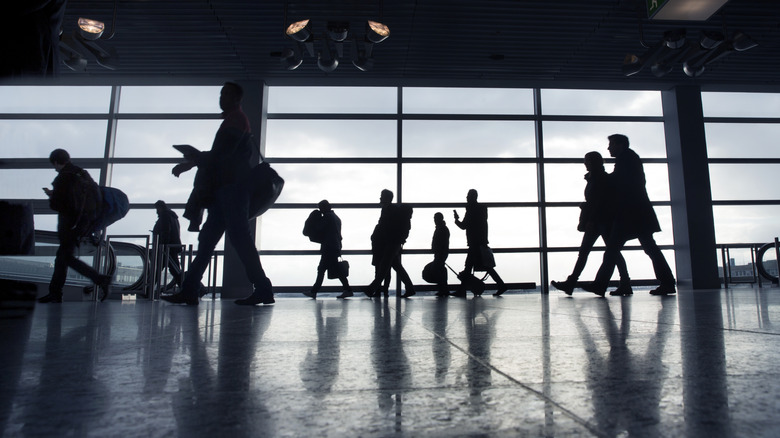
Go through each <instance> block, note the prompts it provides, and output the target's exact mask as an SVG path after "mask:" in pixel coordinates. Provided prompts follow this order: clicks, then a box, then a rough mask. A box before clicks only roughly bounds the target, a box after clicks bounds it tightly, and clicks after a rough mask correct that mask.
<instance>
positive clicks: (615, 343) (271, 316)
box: [0, 286, 780, 438]
mask: <svg viewBox="0 0 780 438" xmlns="http://www.w3.org/2000/svg"><path fill="white" fill-rule="evenodd" d="M361 295H362V294H361ZM0 315H2V318H1V319H0V327H1V329H0V357H2V360H1V362H0V384H1V385H0V433H2V436H4V437H17V436H20V437H27V436H30V437H70V436H76V437H81V436H90V437H109V436H117V437H136V436H139V437H141V436H142V437H147V436H148V437H167V436H181V437H229V438H238V437H313V436H317V437H375V436H380V437H385V436H409V437H428V436H433V437H449V436H485V437H492V436H498V437H516V436H528V437H536V436H540V437H561V436H577V437H579V436H599V437H634V436H646V437H681V436H691V437H720V436H733V437H761V436H764V437H778V436H780V289H778V288H765V289H754V288H750V287H744V286H743V287H740V288H733V289H728V290H714V291H696V292H692V291H685V290H681V291H680V293H679V295H678V296H670V297H653V296H650V295H649V294H648V293H647V291H646V290H638V291H637V293H636V294H635V295H634V296H633V297H625V298H614V297H611V298H598V297H596V296H594V295H590V294H586V293H582V294H578V293H575V294H574V296H572V297H567V296H566V295H563V294H559V293H551V294H550V295H539V294H507V295H506V296H504V297H501V298H494V297H492V296H486V297H483V298H477V299H472V298H469V299H465V300H464V299H458V298H449V299H436V298H434V297H431V296H423V297H414V298H412V299H406V300H403V299H396V298H390V299H389V300H384V299H383V300H376V299H375V300H370V299H367V298H362V297H355V298H351V299H348V300H346V301H337V300H336V299H335V298H332V297H325V298H321V299H317V300H316V301H315V300H311V299H307V298H303V297H292V296H290V297H279V298H278V299H277V303H276V304H275V305H274V306H266V307H261V306H258V307H255V308H251V307H250V308H247V307H242V306H236V305H235V304H233V303H232V302H228V301H225V302H220V301H219V300H217V301H211V300H206V301H203V302H202V303H201V305H200V306H198V307H183V306H175V305H169V304H167V303H162V302H149V301H121V302H120V301H108V302H104V303H91V302H66V303H64V304H48V305H43V304H38V305H36V306H35V307H34V309H32V310H19V309H10V310H9V309H7V308H4V309H2V312H1V313H0Z"/></svg>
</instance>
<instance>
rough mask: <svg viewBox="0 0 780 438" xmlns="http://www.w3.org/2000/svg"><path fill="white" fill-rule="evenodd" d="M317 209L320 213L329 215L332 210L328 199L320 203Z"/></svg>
mask: <svg viewBox="0 0 780 438" xmlns="http://www.w3.org/2000/svg"><path fill="white" fill-rule="evenodd" d="M317 207H319V209H320V211H321V212H323V213H327V212H329V211H330V210H331V207H330V202H328V200H327V199H323V200H322V201H320V202H319V204H317Z"/></svg>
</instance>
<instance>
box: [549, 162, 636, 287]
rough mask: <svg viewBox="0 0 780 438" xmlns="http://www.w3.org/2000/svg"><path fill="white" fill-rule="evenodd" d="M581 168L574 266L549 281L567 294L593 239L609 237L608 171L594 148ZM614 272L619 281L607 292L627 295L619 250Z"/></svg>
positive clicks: (611, 210) (610, 216)
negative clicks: (581, 191)
mask: <svg viewBox="0 0 780 438" xmlns="http://www.w3.org/2000/svg"><path fill="white" fill-rule="evenodd" d="M585 168H586V169H587V170H588V173H586V174H585V180H586V181H587V184H586V185H585V202H583V203H582V204H580V209H581V212H580V223H579V224H578V225H577V230H578V231H582V232H584V234H583V235H582V243H581V244H580V251H579V254H578V255H577V262H576V263H575V264H574V269H573V270H572V271H571V275H569V277H568V278H567V279H566V281H553V282H552V285H553V286H554V287H555V288H556V289H558V290H562V291H564V292H566V294H568V295H571V293H572V291H573V290H574V288H575V287H577V280H578V279H579V278H580V274H582V270H583V269H584V268H585V263H586V262H587V261H588V254H590V251H591V250H592V249H593V244H594V243H596V239H598V238H599V236H601V238H602V239H603V240H604V241H605V242H606V239H607V238H608V237H609V227H610V226H611V225H612V220H613V214H612V213H613V209H612V205H611V201H612V190H613V187H612V185H611V184H610V181H608V179H609V175H608V174H607V172H606V171H605V170H604V159H603V158H602V157H601V154H600V153H598V152H588V153H587V154H585ZM615 262H616V264H617V268H618V272H619V273H620V285H619V286H618V288H617V289H616V290H613V291H612V292H610V295H631V294H632V293H633V292H632V290H631V279H630V278H629V276H628V269H627V268H626V261H625V260H624V259H623V256H622V255H620V253H618V254H617V258H616V259H615Z"/></svg>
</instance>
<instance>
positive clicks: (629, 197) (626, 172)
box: [582, 134, 676, 296]
mask: <svg viewBox="0 0 780 438" xmlns="http://www.w3.org/2000/svg"><path fill="white" fill-rule="evenodd" d="M608 138H609V146H608V150H609V154H610V155H611V156H613V157H615V170H613V171H612V174H611V177H612V183H613V184H614V187H615V200H614V202H615V219H614V221H613V223H612V228H611V230H610V233H609V238H608V239H607V241H606V244H607V249H606V251H605V252H604V259H603V260H602V262H601V267H600V268H599V271H598V273H597V274H596V279H595V280H594V281H593V283H589V284H583V285H582V286H583V289H585V290H587V291H589V292H593V293H595V294H597V295H601V296H603V295H604V292H605V291H606V289H607V283H608V282H609V279H610V277H612V272H613V271H614V270H615V264H616V263H617V257H618V255H619V254H620V250H621V249H623V245H625V243H626V242H627V241H628V240H630V239H637V238H638V239H639V243H640V244H641V245H642V249H643V250H644V251H645V253H646V254H647V255H648V256H649V257H650V260H651V261H652V262H653V270H654V271H655V276H656V278H657V279H658V280H659V281H660V282H661V285H660V286H659V287H657V288H656V289H653V290H652V291H650V294H651V295H668V294H673V293H675V292H676V290H675V287H674V284H675V280H674V274H672V270H671V268H670V267H669V264H668V263H667V262H666V258H664V255H663V253H662V252H661V249H660V248H658V245H657V244H656V243H655V240H654V239H653V233H655V232H658V231H661V226H660V225H659V223H658V217H657V216H656V215H655V211H654V210H653V204H651V203H650V198H649V197H648V196H647V189H646V188H645V171H644V167H643V166H642V161H641V160H640V158H639V155H637V154H636V152H634V151H633V150H631V149H629V147H628V146H629V142H628V137H626V136H625V135H622V134H613V135H610V136H609V137H608Z"/></svg>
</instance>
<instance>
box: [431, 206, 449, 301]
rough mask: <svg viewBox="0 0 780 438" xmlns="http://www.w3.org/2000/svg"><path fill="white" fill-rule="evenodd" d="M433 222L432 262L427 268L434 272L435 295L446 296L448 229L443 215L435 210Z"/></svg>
mask: <svg viewBox="0 0 780 438" xmlns="http://www.w3.org/2000/svg"><path fill="white" fill-rule="evenodd" d="M433 223H434V224H435V225H436V229H434V231H433V239H431V250H433V262H431V267H430V268H429V269H431V270H432V272H434V276H435V279H436V280H437V281H436V282H435V283H436V296H438V297H446V296H448V295H449V294H450V291H449V288H448V287H447V268H446V266H445V263H446V262H447V257H449V255H450V229H449V228H447V223H446V222H444V215H443V214H441V213H439V212H436V213H435V214H434V215H433Z"/></svg>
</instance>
